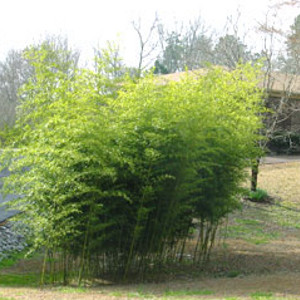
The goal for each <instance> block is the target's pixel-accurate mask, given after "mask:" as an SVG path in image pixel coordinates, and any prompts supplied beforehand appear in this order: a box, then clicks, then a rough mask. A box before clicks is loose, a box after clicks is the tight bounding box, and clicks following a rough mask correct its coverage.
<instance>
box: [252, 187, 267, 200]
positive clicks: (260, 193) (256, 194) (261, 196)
mask: <svg viewBox="0 0 300 300" xmlns="http://www.w3.org/2000/svg"><path fill="white" fill-rule="evenodd" d="M248 197H249V200H251V201H253V202H266V201H268V200H269V198H270V197H269V195H268V193H267V192H266V191H265V190H262V189H257V190H256V191H249V196H248Z"/></svg>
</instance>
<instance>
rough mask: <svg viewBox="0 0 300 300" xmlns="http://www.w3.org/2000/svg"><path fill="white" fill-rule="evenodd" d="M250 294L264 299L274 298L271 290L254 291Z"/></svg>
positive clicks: (252, 296) (253, 297)
mask: <svg viewBox="0 0 300 300" xmlns="http://www.w3.org/2000/svg"><path fill="white" fill-rule="evenodd" d="M250 296H251V298H252V299H258V300H263V299H270V298H272V296H273V294H272V293H270V292H255V293H252V294H251V295H250Z"/></svg>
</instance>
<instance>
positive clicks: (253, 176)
mask: <svg viewBox="0 0 300 300" xmlns="http://www.w3.org/2000/svg"><path fill="white" fill-rule="evenodd" d="M259 164H260V157H258V158H256V159H255V160H253V163H252V168H251V191H253V192H255V191H256V189H257V177H258V170H259Z"/></svg>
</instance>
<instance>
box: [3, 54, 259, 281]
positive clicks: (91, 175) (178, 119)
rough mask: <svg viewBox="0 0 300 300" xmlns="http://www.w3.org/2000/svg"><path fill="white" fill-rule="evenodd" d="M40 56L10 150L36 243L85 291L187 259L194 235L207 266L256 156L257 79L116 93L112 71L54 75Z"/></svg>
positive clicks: (142, 85) (240, 75)
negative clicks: (95, 282)
mask: <svg viewBox="0 0 300 300" xmlns="http://www.w3.org/2000/svg"><path fill="white" fill-rule="evenodd" d="M43 51H46V50H45V49H42V50H41V52H38V53H35V55H34V57H35V61H34V64H35V70H36V74H35V78H34V79H33V80H32V81H30V83H29V84H28V85H26V86H25V87H24V88H23V91H22V93H23V96H24V100H23V102H22V104H21V106H20V108H19V111H20V113H19V119H18V122H17V125H16V129H15V131H14V136H13V137H12V140H11V145H10V146H11V147H15V149H14V150H13V151H12V150H10V149H11V148H9V147H7V149H6V150H5V151H4V153H3V161H4V160H5V161H6V162H7V161H10V163H9V166H10V169H11V171H12V175H11V177H10V178H9V182H8V181H7V182H6V188H7V189H11V190H14V192H15V193H18V194H20V195H23V197H22V198H20V199H19V200H17V201H16V203H15V206H17V207H18V208H20V209H22V210H23V211H24V214H23V215H22V218H23V222H26V223H27V224H29V225H30V226H31V227H32V244H33V246H34V247H35V248H43V249H46V252H47V251H51V253H53V252H55V253H58V254H60V255H61V262H62V264H63V270H64V274H65V275H64V276H63V278H64V280H65V281H67V280H68V274H69V277H74V276H78V282H79V283H80V282H81V280H82V278H83V277H86V276H100V275H103V274H107V273H109V274H116V275H117V276H120V275H121V276H123V277H124V278H126V277H127V276H128V275H129V273H132V272H133V273H138V274H144V273H145V272H146V271H147V270H149V269H150V268H153V264H154V266H161V265H162V264H163V263H165V262H169V261H181V260H182V258H183V255H184V253H185V249H186V243H187V239H188V238H190V237H191V232H192V229H193V228H195V227H196V228H197V232H198V237H197V243H196V246H195V248H194V250H193V251H192V253H191V258H192V259H193V260H194V261H196V262H202V261H203V260H205V259H207V257H208V255H209V249H210V248H211V246H212V244H213V240H214V237H215V234H216V230H217V227H218V224H219V222H220V220H221V219H222V218H223V217H224V216H225V215H226V214H227V213H228V212H230V211H232V210H233V209H234V208H236V207H237V205H238V201H237V199H236V195H237V193H238V191H239V186H240V183H241V180H242V179H243V177H244V168H245V166H247V164H249V162H250V160H251V158H253V157H254V156H255V153H256V151H257V149H256V148H255V145H256V141H257V139H258V138H259V136H258V135H257V132H258V129H259V127H260V126H261V120H260V118H259V115H260V114H259V113H260V112H261V111H262V108H261V92H260V91H259V90H258V89H257V88H256V84H257V76H258V72H257V70H256V69H255V68H253V67H251V66H250V65H243V66H239V67H238V68H237V69H236V70H235V71H232V72H228V71H226V70H223V69H220V68H213V69H211V70H209V71H208V73H207V74H206V75H203V76H201V77H196V76H193V75H191V74H190V75H186V76H185V77H183V79H182V80H181V81H179V82H168V83H165V82H164V83H162V80H161V79H159V78H155V77H153V75H149V76H146V77H145V78H143V79H141V80H139V81H138V82H134V81H132V80H130V79H124V81H123V83H122V84H120V83H119V82H118V83H116V86H114V84H112V85H111V86H110V84H108V81H109V75H107V74H106V72H103V74H102V73H101V72H99V70H98V72H97V74H95V73H93V72H91V71H88V70H76V71H75V72H74V73H72V76H69V75H68V74H67V73H66V72H65V71H64V70H60V69H59V68H58V67H56V68H55V69H53V68H51V66H47V61H46V60H45V59H44V58H45V57H47V53H44V52H43ZM102 65H103V63H102ZM99 66H101V64H99ZM103 76H106V78H102V77H103ZM111 82H112V83H113V81H111ZM102 83H103V84H105V87H104V86H103V88H101V84H102ZM110 88H112V92H110V91H109V89H110ZM16 148H17V149H16ZM8 157H9V158H10V159H8ZM4 158H5V159H4ZM50 269H51V270H52V272H54V269H55V268H54V267H52V268H50ZM76 270H77V272H76Z"/></svg>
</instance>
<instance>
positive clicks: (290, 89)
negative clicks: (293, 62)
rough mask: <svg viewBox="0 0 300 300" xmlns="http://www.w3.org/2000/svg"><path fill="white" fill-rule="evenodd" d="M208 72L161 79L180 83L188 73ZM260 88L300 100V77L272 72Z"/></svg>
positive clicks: (170, 75)
mask: <svg viewBox="0 0 300 300" xmlns="http://www.w3.org/2000/svg"><path fill="white" fill-rule="evenodd" d="M207 72H208V70H207V69H198V70H192V71H185V72H178V73H172V74H166V75H161V76H160V77H161V78H162V79H163V80H164V81H166V82H168V81H179V80H180V79H181V78H183V77H184V76H185V75H186V74H187V73H189V74H192V75H193V76H195V77H198V76H203V75H205V74H207ZM259 86H260V87H261V88H264V89H266V91H267V92H268V93H269V94H270V95H271V96H274V97H282V96H289V97H291V98H297V99H300V75H293V74H288V73H280V72H271V73H270V74H269V76H264V78H262V80H261V84H260V85H259Z"/></svg>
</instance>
